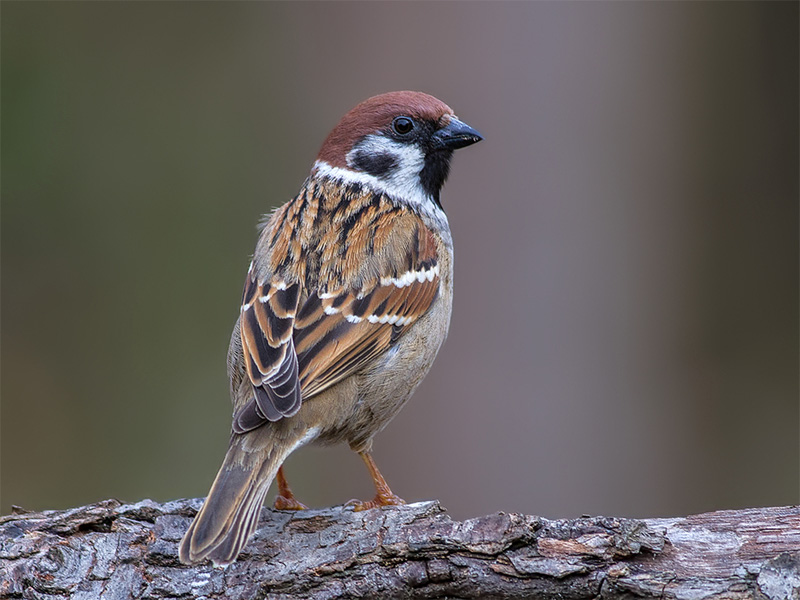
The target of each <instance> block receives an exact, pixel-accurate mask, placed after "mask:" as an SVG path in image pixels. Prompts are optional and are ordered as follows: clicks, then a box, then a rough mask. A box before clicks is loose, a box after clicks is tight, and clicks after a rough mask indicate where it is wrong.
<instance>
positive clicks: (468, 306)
mask: <svg viewBox="0 0 800 600" xmlns="http://www.w3.org/2000/svg"><path fill="white" fill-rule="evenodd" d="M1 10H2V71H1V74H2V115H1V116H2V148H1V151H2V309H3V310H2V496H1V497H0V499H1V500H2V506H1V507H0V508H1V510H0V512H2V513H7V512H8V511H9V510H10V507H11V505H12V504H18V505H22V506H24V507H26V508H29V509H45V508H62V507H69V506H73V505H78V504H83V503H87V502H91V501H95V500H100V499H103V498H108V497H118V498H121V499H124V500H131V501H134V500H138V499H141V498H145V497H149V498H155V499H157V500H167V499H172V498H177V497H185V496H200V495H203V494H205V493H206V491H207V489H208V486H209V484H210V482H211V480H212V478H213V476H214V474H215V473H216V470H217V468H218V466H219V464H220V462H221V459H222V456H223V453H224V450H225V447H226V444H227V437H228V432H229V424H230V420H229V419H230V406H229V404H228V398H227V380H226V374H225V353H226V349H227V344H228V339H229V334H230V329H231V327H232V325H233V323H234V320H235V319H236V316H237V310H238V305H239V298H240V292H241V284H242V281H243V277H244V274H245V271H246V269H247V264H248V261H249V253H250V252H251V251H252V249H253V246H254V243H255V239H256V228H255V226H256V223H257V221H258V220H259V217H260V215H262V214H263V213H265V212H268V211H269V210H270V209H271V208H272V207H274V206H275V205H276V204H277V203H281V202H283V201H285V200H286V199H288V198H290V197H291V196H292V195H293V194H294V193H295V192H296V191H297V189H298V187H299V185H300V183H301V181H302V180H303V178H304V177H305V175H306V174H307V172H308V169H309V167H310V164H311V162H312V160H313V158H314V156H315V154H316V152H317V150H318V148H319V145H320V144H321V142H322V140H323V139H324V137H325V135H326V134H327V132H328V131H329V130H330V129H331V128H332V127H333V125H334V124H335V123H336V122H337V120H338V119H339V117H340V116H341V115H342V114H344V112H345V111H346V110H348V109H349V108H350V107H351V106H353V105H354V104H355V103H357V102H358V101H360V100H362V99H364V98H366V97H368V96H370V95H373V94H376V93H379V92H383V91H389V90H394V89H418V90H424V91H427V92H429V93H432V94H434V95H436V96H439V97H440V98H442V99H443V100H444V101H445V102H447V103H448V104H450V105H451V106H452V107H453V108H454V109H455V111H456V113H457V114H458V115H459V116H460V117H461V118H463V119H464V120H465V121H466V122H468V123H470V124H471V125H473V126H474V127H476V128H477V129H478V130H479V131H481V133H483V134H484V136H485V138H486V140H485V141H484V142H483V143H481V144H479V145H477V146H475V147H472V148H469V149H467V150H464V151H462V152H459V153H458V155H457V156H456V159H455V163H454V168H453V172H452V175H451V179H450V182H449V183H448V185H447V187H446V188H445V191H444V196H443V202H444V205H445V208H446V209H447V211H448V214H449V216H450V221H451V226H452V229H453V234H454V237H455V243H456V298H455V308H454V313H453V321H452V326H451V334H450V338H449V339H448V342H447V343H446V344H445V346H444V348H443V350H442V352H441V354H440V356H439V359H438V360H437V363H436V365H435V367H434V369H433V371H432V372H431V374H430V376H429V377H428V378H427V379H426V381H425V382H424V383H423V385H422V386H421V387H420V389H419V391H418V392H417V394H416V396H415V398H414V399H413V400H412V401H411V402H410V403H409V404H408V405H407V407H406V408H405V409H404V411H403V412H402V413H401V414H400V415H399V416H398V417H397V418H396V419H395V421H394V422H393V423H392V424H391V425H390V426H389V428H388V429H387V430H386V431H385V432H384V433H382V434H381V435H380V436H379V437H378V438H377V441H376V445H375V448H376V457H377V460H378V463H379V464H380V465H381V467H382V469H383V471H384V474H385V475H386V477H387V479H388V480H389V482H390V483H391V485H392V487H393V489H394V491H396V492H397V493H398V494H399V495H401V496H403V497H404V498H406V499H407V500H409V501H413V500H421V499H429V498H438V499H440V500H441V501H442V503H443V504H444V505H445V506H446V507H448V508H449V509H450V510H451V512H452V514H453V515H454V516H456V517H459V518H464V517H468V516H475V515H479V514H484V513H488V512H491V511H496V510H509V511H524V512H527V513H533V514H541V515H545V516H549V517H555V516H572V515H579V514H582V513H605V514H614V515H630V516H658V515H675V514H685V513H692V512H699V511H706V510H712V509H718V508H729V507H743V506H755V505H783V504H792V503H797V502H798V501H800V500H799V499H798V487H799V482H798V471H799V469H800V461H799V459H798V447H799V446H798V441H799V440H798V437H799V436H798V429H799V427H800V423H799V414H798V412H799V411H798V358H799V356H798V329H799V328H798V160H799V157H798V27H797V23H798V3H796V2H769V3H761V2H737V3H701V2H693V3H623V2H620V3H463V4H462V3H451V2H447V3H445V2H441V3H412V2H409V3H336V2H330V3H321V4H318V3H253V2H246V3H245V2H242V3H214V2H203V3H190V2H176V3H166V2H163V3H162V2H158V3H139V2H136V3H117V2H114V3H100V2H86V3H81V2H65V3H61V2H58V3H49V2H35V3H26V2H8V1H4V2H3V3H2V8H1ZM287 473H288V476H289V479H290V482H292V484H293V486H294V487H295V490H296V492H297V494H298V496H299V497H300V498H301V499H302V500H304V501H305V502H306V503H308V504H310V505H312V506H324V505H330V504H338V503H341V502H344V501H346V500H348V499H350V498H352V497H364V498H366V497H370V496H371V494H372V489H371V485H370V482H369V479H368V477H367V475H366V473H365V472H364V469H363V466H362V465H361V462H360V461H359V460H358V458H357V457H356V456H354V455H352V454H351V453H350V452H349V451H348V450H347V449H345V448H338V449H313V448H312V449H304V450H301V451H300V452H298V453H296V454H295V455H294V456H292V457H291V458H290V459H289V461H288V465H287Z"/></svg>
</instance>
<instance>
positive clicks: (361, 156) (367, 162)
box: [353, 150, 397, 177]
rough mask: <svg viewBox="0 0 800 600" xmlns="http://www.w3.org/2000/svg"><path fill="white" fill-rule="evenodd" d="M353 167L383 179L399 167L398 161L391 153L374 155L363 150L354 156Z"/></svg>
mask: <svg viewBox="0 0 800 600" xmlns="http://www.w3.org/2000/svg"><path fill="white" fill-rule="evenodd" d="M353 166H354V167H355V168H356V169H358V170H359V171H364V172H365V173H369V174H370V175H374V176H375V177H381V176H382V175H386V174H388V173H389V171H391V170H392V169H394V168H395V167H397V159H396V158H395V157H394V155H393V154H391V153H389V152H378V153H372V152H366V151H363V150H362V151H359V152H356V154H355V155H354V156H353Z"/></svg>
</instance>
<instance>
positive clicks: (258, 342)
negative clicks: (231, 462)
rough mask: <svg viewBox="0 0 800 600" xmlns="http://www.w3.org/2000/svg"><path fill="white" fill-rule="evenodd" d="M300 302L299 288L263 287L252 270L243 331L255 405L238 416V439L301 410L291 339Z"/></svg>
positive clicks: (243, 310) (241, 323) (242, 314)
mask: <svg viewBox="0 0 800 600" xmlns="http://www.w3.org/2000/svg"><path fill="white" fill-rule="evenodd" d="M299 297H300V286H299V285H298V284H297V283H294V284H291V285H287V284H286V283H285V282H284V281H282V280H273V281H271V282H264V283H262V284H259V283H258V282H257V280H256V278H255V276H254V275H253V274H252V270H251V273H248V277H247V283H246V285H245V291H244V298H243V302H242V308H241V311H240V315H239V331H240V334H241V340H242V356H243V358H244V361H245V368H246V369H247V375H248V377H249V378H250V382H251V383H252V384H253V399H252V400H250V402H248V403H247V404H246V405H245V406H244V407H243V408H242V409H241V410H240V411H238V412H237V414H236V415H235V416H234V422H233V428H234V431H236V432H237V433H241V432H243V431H248V430H250V429H254V428H255V427H258V426H259V425H261V424H262V423H264V421H277V420H279V419H281V418H283V417H290V416H292V415H293V414H295V413H296V412H297V411H298V410H300V402H301V395H300V384H299V380H298V362H297V354H296V352H295V350H294V341H293V339H292V332H293V330H292V325H293V323H294V319H295V314H296V312H297V303H298V300H299Z"/></svg>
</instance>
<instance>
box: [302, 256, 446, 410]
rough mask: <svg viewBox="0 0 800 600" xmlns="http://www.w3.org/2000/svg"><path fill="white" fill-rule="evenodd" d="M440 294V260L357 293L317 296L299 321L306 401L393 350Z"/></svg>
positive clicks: (429, 261) (383, 278)
mask: <svg viewBox="0 0 800 600" xmlns="http://www.w3.org/2000/svg"><path fill="white" fill-rule="evenodd" d="M438 294H439V268H438V264H436V262H435V259H433V260H430V259H429V260H428V261H427V267H421V268H413V269H412V270H409V271H405V272H403V273H400V274H397V275H387V276H384V277H382V278H380V279H379V280H376V281H374V282H372V283H371V284H370V285H369V286H368V287H365V288H361V289H357V290H340V291H338V292H336V293H330V292H329V293H323V294H319V293H314V294H312V295H311V296H309V297H308V300H307V301H306V302H305V304H304V305H303V307H302V308H301V309H300V311H299V313H298V315H297V320H296V321H295V333H294V343H295V349H296V351H297V357H298V360H299V375H300V384H301V387H302V390H303V397H304V398H305V399H308V398H310V397H312V396H314V395H316V394H319V393H320V392H322V391H323V390H325V389H327V388H329V387H330V386H332V385H334V384H335V383H337V382H339V381H341V380H342V379H344V378H345V377H347V376H348V375H350V374H352V373H354V372H356V371H358V370H359V369H360V368H361V367H363V366H365V365H366V364H368V363H369V362H370V361H371V360H372V359H374V358H376V357H378V356H380V355H381V354H383V353H384V352H386V351H387V350H389V349H390V348H391V347H392V346H393V345H394V344H395V343H396V342H397V340H398V339H399V338H400V337H401V336H402V335H403V333H404V332H405V331H406V329H407V328H408V327H409V326H410V325H412V324H413V323H414V322H415V321H417V320H418V319H419V318H420V317H422V316H423V315H424V314H425V313H426V312H427V311H428V309H429V308H430V307H431V304H433V301H434V300H435V299H436V297H437V296H438Z"/></svg>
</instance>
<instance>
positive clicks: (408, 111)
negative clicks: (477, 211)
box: [315, 92, 483, 206]
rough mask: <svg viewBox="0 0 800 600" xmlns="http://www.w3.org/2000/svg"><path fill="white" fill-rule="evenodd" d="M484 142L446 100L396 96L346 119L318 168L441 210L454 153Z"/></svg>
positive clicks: (362, 106) (368, 103)
mask: <svg viewBox="0 0 800 600" xmlns="http://www.w3.org/2000/svg"><path fill="white" fill-rule="evenodd" d="M482 139H483V138H482V137H481V135H480V134H479V133H478V132H477V131H475V130H474V129H472V128H471V127H470V126H469V125H467V124H466V123H463V122H462V121H460V120H459V119H458V118H457V117H456V116H455V115H454V114H453V111H452V109H451V108H450V107H449V106H447V105H446V104H445V103H444V102H442V101H441V100H438V99H436V98H434V97H433V96H429V95H428V94H423V93H422V92H390V93H388V94H381V95H379V96H373V97H372V98H369V99H367V100H365V101H364V102H362V103H361V104H359V105H358V106H356V107H355V108H353V109H352V110H351V111H350V112H348V113H347V114H346V115H345V116H344V117H343V118H342V120H341V121H340V122H339V124H338V125H337V126H336V127H335V128H334V129H333V131H331V133H330V134H329V135H328V137H327V138H326V140H325V142H324V143H323V145H322V149H321V150H320V152H319V155H318V156H317V162H316V163H315V169H316V170H317V172H322V173H323V174H330V175H332V176H334V177H340V178H342V179H345V180H351V181H360V182H362V183H367V184H368V185H370V184H371V185H372V187H375V188H377V189H379V190H381V191H384V192H386V193H387V194H389V195H390V196H393V197H395V198H398V199H403V200H405V201H409V202H412V203H417V204H422V203H426V202H430V201H433V202H435V203H436V204H437V205H439V191H440V190H441V188H442V186H443V185H444V182H445V180H446V179H447V175H448V173H449V171H450V159H451V157H452V155H453V151H454V150H456V149H458V148H463V147H464V146H469V145H470V144H474V143H475V142H479V141H480V140H482ZM439 206H440V205H439Z"/></svg>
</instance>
